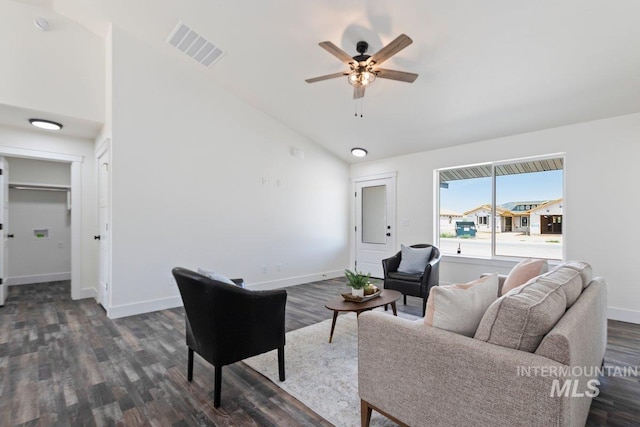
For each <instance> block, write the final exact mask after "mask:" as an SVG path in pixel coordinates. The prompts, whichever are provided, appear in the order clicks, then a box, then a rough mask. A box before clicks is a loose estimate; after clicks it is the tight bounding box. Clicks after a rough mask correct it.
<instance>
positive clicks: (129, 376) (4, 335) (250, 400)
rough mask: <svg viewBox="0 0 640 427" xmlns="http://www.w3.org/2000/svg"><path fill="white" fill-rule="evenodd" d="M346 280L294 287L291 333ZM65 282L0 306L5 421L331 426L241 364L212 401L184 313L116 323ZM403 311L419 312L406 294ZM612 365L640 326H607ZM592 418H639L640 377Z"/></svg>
mask: <svg viewBox="0 0 640 427" xmlns="http://www.w3.org/2000/svg"><path fill="white" fill-rule="evenodd" d="M346 290H347V288H346V286H345V281H344V280H343V279H332V280H325V281H321V282H315V283H310V284H305V285H299V286H293V287H289V288H287V294H288V298H287V310H286V329H287V331H292V330H295V329H298V328H302V327H304V326H308V325H312V324H315V323H318V322H320V321H322V320H325V319H329V318H331V315H332V313H331V311H329V310H327V309H326V308H325V307H324V303H325V301H326V300H328V299H329V298H331V297H333V296H335V295H337V294H339V293H341V292H345V291H346ZM69 295H70V289H69V283H68V282H53V283H46V284H38V285H22V286H14V287H11V288H10V292H9V297H8V299H7V304H6V305H5V306H4V307H2V308H0V425H1V426H2V427H4V426H54V425H55V426H175V427H191V426H243V427H244V426H278V427H280V426H330V425H331V424H330V423H328V422H327V421H326V420H324V419H323V418H321V417H320V416H319V415H318V414H316V413H314V412H313V411H311V410H310V409H309V408H307V407H306V406H304V405H303V404H302V403H300V402H299V401H297V400H296V399H294V398H293V397H291V396H290V395H288V394H287V393H285V392H283V391H282V390H281V389H280V388H279V387H278V386H277V385H275V384H273V383H272V382H271V381H269V380H267V379H266V378H264V377H263V376H262V375H261V374H259V373H257V372H256V371H254V370H253V369H251V368H249V367H248V366H247V365H245V364H244V363H236V364H233V365H231V366H225V367H224V368H223V377H222V406H221V407H220V408H214V407H213V388H214V372H213V367H212V366H211V365H210V364H209V363H207V362H205V361H203V360H202V359H201V358H200V357H199V356H196V359H195V366H194V379H193V381H192V382H189V381H187V378H186V367H187V349H186V345H185V335H184V334H185V331H184V311H183V310H182V308H174V309H169V310H162V311H158V312H154V313H147V314H143V315H139V316H131V317H127V318H123V319H116V320H109V319H108V318H107V317H106V315H105V312H104V310H103V309H102V308H101V307H100V306H99V305H98V304H96V303H95V301H93V300H92V299H85V300H80V301H72V300H71V299H70V297H69ZM408 300H409V301H408V304H407V305H406V306H405V305H403V304H398V310H399V311H401V312H405V313H409V314H413V315H420V314H421V311H422V305H421V301H420V299H418V298H412V297H410V298H408ZM608 334H609V336H608V346H607V352H606V356H605V366H610V367H629V366H640V344H639V343H640V325H633V324H629V323H624V322H616V321H610V322H609V330H608ZM601 382H602V386H601V392H600V395H599V396H598V397H597V398H595V399H594V400H593V403H592V406H591V412H590V414H589V419H588V421H587V425H588V426H615V427H618V426H619V427H622V426H637V425H640V382H639V380H638V378H624V377H607V378H601Z"/></svg>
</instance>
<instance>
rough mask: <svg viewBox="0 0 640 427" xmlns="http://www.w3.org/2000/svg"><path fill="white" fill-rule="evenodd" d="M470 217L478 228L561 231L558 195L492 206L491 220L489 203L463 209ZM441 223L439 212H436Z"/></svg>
mask: <svg viewBox="0 0 640 427" xmlns="http://www.w3.org/2000/svg"><path fill="white" fill-rule="evenodd" d="M464 216H465V217H468V218H472V219H473V221H474V222H475V223H476V228H477V229H478V231H491V226H492V224H494V223H495V229H496V233H508V232H514V231H515V232H521V233H530V234H562V199H556V200H551V201H544V200H539V201H518V202H509V203H503V204H501V205H499V206H497V207H496V220H495V221H492V220H491V205H489V204H484V205H480V206H478V207H476V208H474V209H472V210H470V211H467V212H465V213H464ZM440 224H441V225H442V215H440Z"/></svg>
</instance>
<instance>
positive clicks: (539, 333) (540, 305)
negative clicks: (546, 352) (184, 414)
mask: <svg viewBox="0 0 640 427" xmlns="http://www.w3.org/2000/svg"><path fill="white" fill-rule="evenodd" d="M566 307H567V298H566V295H565V292H564V290H563V289H562V286H561V285H559V284H556V283H553V282H550V281H538V280H537V279H535V278H534V279H532V280H531V281H529V282H528V283H526V284H525V285H524V286H520V287H518V288H516V289H513V290H512V291H510V292H508V293H507V294H506V295H503V296H502V297H500V298H498V299H497V300H496V301H495V302H494V303H493V304H491V305H490V306H489V308H488V309H487V311H486V313H485V314H484V316H483V317H482V320H481V321H480V325H479V326H478V330H477V331H476V334H475V337H474V338H476V339H479V340H481V341H486V342H489V343H492V344H496V345H499V346H502V347H508V348H513V349H516V350H523V351H528V352H533V351H535V350H536V348H538V345H539V344H540V341H542V338H544V336H545V335H546V334H547V333H548V332H549V331H550V330H551V329H552V328H553V326H554V325H555V324H556V323H557V322H558V320H559V319H560V318H561V317H562V316H563V315H564V313H565V310H566Z"/></svg>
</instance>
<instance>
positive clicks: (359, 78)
mask: <svg viewBox="0 0 640 427" xmlns="http://www.w3.org/2000/svg"><path fill="white" fill-rule="evenodd" d="M375 79H376V73H375V72H374V71H373V70H371V69H370V67H367V68H365V69H361V68H358V69H355V70H352V71H351V72H350V73H349V78H348V80H349V84H350V85H351V86H370V85H371V83H373V81H374V80H375Z"/></svg>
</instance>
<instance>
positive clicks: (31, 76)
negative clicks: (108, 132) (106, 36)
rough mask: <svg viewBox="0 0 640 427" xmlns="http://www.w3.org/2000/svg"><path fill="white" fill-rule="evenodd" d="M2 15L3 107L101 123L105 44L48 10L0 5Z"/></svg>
mask: <svg viewBox="0 0 640 427" xmlns="http://www.w3.org/2000/svg"><path fill="white" fill-rule="evenodd" d="M0 10H1V11H2V12H1V13H0V52H2V55H3V59H2V61H3V66H1V67H0V104H5V105H12V106H17V107H21V108H28V109H34V110H39V111H44V112H52V113H56V114H59V115H63V116H69V117H76V118H81V119H86V120H92V121H95V122H102V121H103V119H104V70H105V67H104V65H105V64H104V42H103V40H102V39H101V38H100V37H98V36H97V35H95V34H94V33H92V32H90V31H89V30H87V29H86V28H84V27H83V26H81V25H80V24H78V23H75V22H73V21H71V20H69V19H67V18H65V17H63V16H61V15H58V14H56V13H55V12H53V11H52V10H51V9H50V8H47V7H39V6H36V5H31V4H25V3H21V2H17V1H13V0H0ZM36 17H44V18H45V19H47V20H48V21H49V24H50V27H51V29H50V31H40V30H38V29H37V28H36V27H35V26H34V25H33V20H34V19H35V18H36Z"/></svg>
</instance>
